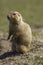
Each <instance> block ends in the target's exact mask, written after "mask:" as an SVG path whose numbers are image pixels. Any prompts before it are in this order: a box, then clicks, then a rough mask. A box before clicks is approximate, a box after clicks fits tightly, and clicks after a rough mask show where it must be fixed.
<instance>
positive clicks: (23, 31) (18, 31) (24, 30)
mask: <svg viewBox="0 0 43 65" xmlns="http://www.w3.org/2000/svg"><path fill="white" fill-rule="evenodd" d="M7 18H8V20H9V36H8V39H10V37H11V36H12V40H13V43H12V50H13V51H17V52H22V53H25V52H27V51H30V45H31V42H32V31H31V27H30V25H29V24H27V23H26V22H24V21H23V19H22V15H21V14H20V13H19V12H17V11H14V12H12V11H11V12H10V13H9V14H8V15H7Z"/></svg>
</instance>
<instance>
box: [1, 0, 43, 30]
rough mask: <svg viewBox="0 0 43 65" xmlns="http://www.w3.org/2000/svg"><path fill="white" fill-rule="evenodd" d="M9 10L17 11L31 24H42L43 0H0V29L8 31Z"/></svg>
mask: <svg viewBox="0 0 43 65" xmlns="http://www.w3.org/2000/svg"><path fill="white" fill-rule="evenodd" d="M11 10H14V11H15V10H17V11H19V12H20V13H21V14H22V16H23V18H24V19H25V21H26V22H27V23H29V24H30V25H31V26H43V0H0V31H3V30H4V31H8V20H7V14H8V13H9V12H10V11H11Z"/></svg>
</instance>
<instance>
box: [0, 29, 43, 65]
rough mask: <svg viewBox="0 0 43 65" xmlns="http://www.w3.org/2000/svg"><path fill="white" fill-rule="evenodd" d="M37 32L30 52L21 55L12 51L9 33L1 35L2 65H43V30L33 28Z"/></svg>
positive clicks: (0, 62)
mask: <svg viewBox="0 0 43 65" xmlns="http://www.w3.org/2000/svg"><path fill="white" fill-rule="evenodd" d="M32 31H34V32H37V33H38V34H36V35H35V36H33V41H32V45H31V48H32V50H31V51H30V52H27V53H25V54H20V53H17V52H15V53H14V52H12V51H11V42H10V41H9V40H7V36H8V34H7V33H2V32H1V33H0V65H43V28H35V29H34V28H33V29H32Z"/></svg>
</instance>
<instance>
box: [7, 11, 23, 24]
mask: <svg viewBox="0 0 43 65" xmlns="http://www.w3.org/2000/svg"><path fill="white" fill-rule="evenodd" d="M7 18H8V20H9V21H10V22H12V23H16V24H18V23H20V22H21V21H22V16H21V14H20V13H19V12H17V11H14V12H10V13H9V14H8V15H7Z"/></svg>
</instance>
